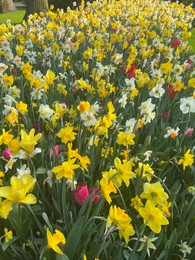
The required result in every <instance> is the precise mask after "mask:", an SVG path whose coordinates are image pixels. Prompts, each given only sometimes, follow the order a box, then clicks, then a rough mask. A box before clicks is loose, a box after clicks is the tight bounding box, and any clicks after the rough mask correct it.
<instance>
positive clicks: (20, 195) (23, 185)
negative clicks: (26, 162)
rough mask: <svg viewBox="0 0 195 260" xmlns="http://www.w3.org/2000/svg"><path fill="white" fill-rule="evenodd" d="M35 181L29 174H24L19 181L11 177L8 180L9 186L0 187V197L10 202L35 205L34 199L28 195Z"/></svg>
mask: <svg viewBox="0 0 195 260" xmlns="http://www.w3.org/2000/svg"><path fill="white" fill-rule="evenodd" d="M35 182H36V179H34V178H33V177H32V176H31V175H30V174H24V175H23V176H22V177H21V179H18V177H16V176H12V177H11V179H10V185H11V186H5V187H0V197H3V198H6V199H8V200H10V201H12V202H16V203H25V204H35V203H36V202H37V200H36V197H35V196H34V195H33V194H31V193H29V192H31V191H32V190H33V188H34V185H35Z"/></svg>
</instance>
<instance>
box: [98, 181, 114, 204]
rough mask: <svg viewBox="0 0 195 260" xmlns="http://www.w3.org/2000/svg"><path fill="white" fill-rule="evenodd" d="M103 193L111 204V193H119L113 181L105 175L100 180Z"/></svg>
mask: <svg viewBox="0 0 195 260" xmlns="http://www.w3.org/2000/svg"><path fill="white" fill-rule="evenodd" d="M100 187H101V190H100V192H101V194H102V195H103V196H104V198H105V199H106V201H107V202H108V203H109V204H110V203H111V202H112V199H111V197H110V193H117V189H116V188H115V186H114V184H113V182H112V181H111V180H109V179H108V178H106V177H104V178H102V179H101V180H100Z"/></svg>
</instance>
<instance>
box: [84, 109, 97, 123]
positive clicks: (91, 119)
mask: <svg viewBox="0 0 195 260" xmlns="http://www.w3.org/2000/svg"><path fill="white" fill-rule="evenodd" d="M81 120H82V121H84V122H83V124H84V125H85V126H92V125H95V124H97V119H96V118H95V116H94V114H93V112H92V111H91V110H88V111H86V112H83V113H81Z"/></svg>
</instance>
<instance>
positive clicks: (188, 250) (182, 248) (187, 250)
mask: <svg viewBox="0 0 195 260" xmlns="http://www.w3.org/2000/svg"><path fill="white" fill-rule="evenodd" d="M178 246H179V247H180V249H179V251H181V252H182V253H183V256H184V257H186V254H191V251H192V248H191V247H189V246H188V245H187V242H182V241H181V245H178Z"/></svg>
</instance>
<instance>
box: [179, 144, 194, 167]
mask: <svg viewBox="0 0 195 260" xmlns="http://www.w3.org/2000/svg"><path fill="white" fill-rule="evenodd" d="M193 163H194V154H191V153H190V149H188V150H187V152H186V153H185V154H184V157H183V158H182V159H180V160H179V162H178V164H179V165H181V164H183V169H184V170H185V168H186V167H187V166H189V165H192V164H193Z"/></svg>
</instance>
